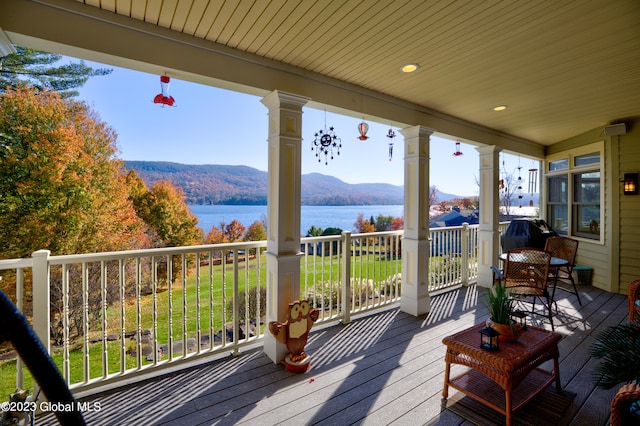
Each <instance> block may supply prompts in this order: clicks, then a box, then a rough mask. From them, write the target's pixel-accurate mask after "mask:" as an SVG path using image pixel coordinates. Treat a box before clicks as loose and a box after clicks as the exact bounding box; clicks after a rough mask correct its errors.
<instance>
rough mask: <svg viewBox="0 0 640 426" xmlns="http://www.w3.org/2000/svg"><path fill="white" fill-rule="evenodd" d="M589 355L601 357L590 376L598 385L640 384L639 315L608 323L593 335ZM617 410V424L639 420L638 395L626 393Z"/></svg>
mask: <svg viewBox="0 0 640 426" xmlns="http://www.w3.org/2000/svg"><path fill="white" fill-rule="evenodd" d="M589 355H591V356H592V357H593V358H596V359H599V360H600V363H599V364H598V365H597V366H596V367H595V368H594V369H593V371H592V376H591V377H592V380H593V382H594V383H595V384H597V386H598V387H600V388H602V389H611V388H613V387H614V386H619V385H622V384H629V383H635V384H640V319H638V318H636V319H635V320H634V321H625V322H623V323H620V324H617V325H614V326H609V327H607V328H606V329H605V330H604V331H603V332H601V333H600V334H599V335H598V336H597V337H596V340H595V341H594V342H593V344H592V345H591V347H590V348H589ZM637 396H638V397H640V395H637ZM625 399H627V398H625ZM620 411H621V413H620V414H621V423H620V424H623V425H624V424H629V425H631V424H634V425H635V424H640V400H638V399H637V398H631V397H629V398H628V399H627V400H626V401H625V402H624V405H623V406H622V407H621V410H620Z"/></svg>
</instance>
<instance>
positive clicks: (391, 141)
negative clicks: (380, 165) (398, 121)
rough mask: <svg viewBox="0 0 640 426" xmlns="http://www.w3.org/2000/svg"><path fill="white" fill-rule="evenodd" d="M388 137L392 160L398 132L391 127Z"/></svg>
mask: <svg viewBox="0 0 640 426" xmlns="http://www.w3.org/2000/svg"><path fill="white" fill-rule="evenodd" d="M387 137H388V138H389V161H391V159H392V158H393V142H394V139H395V137H396V132H394V131H393V129H389V131H388V132H387Z"/></svg>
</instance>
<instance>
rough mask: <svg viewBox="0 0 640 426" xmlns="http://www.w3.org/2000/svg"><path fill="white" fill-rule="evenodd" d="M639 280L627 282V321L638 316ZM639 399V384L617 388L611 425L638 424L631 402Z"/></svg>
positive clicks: (612, 402) (612, 403)
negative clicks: (633, 415)
mask: <svg viewBox="0 0 640 426" xmlns="http://www.w3.org/2000/svg"><path fill="white" fill-rule="evenodd" d="M639 300H640V280H635V281H632V282H631V283H630V284H629V290H628V301H629V321H634V320H638V319H639V318H640V306H639V305H638V301H639ZM637 401H640V384H638V383H629V384H626V385H624V386H622V387H621V388H620V389H618V392H617V393H616V396H615V397H614V398H613V401H611V414H610V417H609V423H610V424H611V426H622V425H631V424H638V422H640V418H635V419H633V418H631V416H632V415H631V413H630V407H631V404H633V403H637Z"/></svg>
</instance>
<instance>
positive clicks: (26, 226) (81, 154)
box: [0, 87, 149, 258]
mask: <svg viewBox="0 0 640 426" xmlns="http://www.w3.org/2000/svg"><path fill="white" fill-rule="evenodd" d="M115 141H116V135H115V132H114V131H113V130H112V129H111V128H109V127H108V126H107V125H106V124H105V123H102V122H100V121H99V119H98V116H97V114H96V113H95V112H93V111H92V110H91V109H90V108H89V107H87V106H86V105H85V104H84V103H81V102H77V101H71V100H63V99H61V98H60V96H59V95H58V94H57V93H56V92H52V91H38V90H36V89H33V88H26V87H21V88H18V89H15V90H14V89H8V90H7V91H6V92H5V93H2V94H1V95H0V194H2V202H0V234H1V235H2V238H1V239H0V256H1V257H9V258H11V257H25V256H30V255H31V253H33V252H34V251H36V250H40V249H48V250H51V252H52V254H54V255H55V254H74V253H85V252H96V251H110V250H124V249H131V248H143V247H148V246H149V241H148V238H147V236H146V234H145V232H144V227H145V224H144V222H143V221H142V220H141V219H140V218H139V217H138V216H137V215H136V212H135V210H134V208H133V205H132V203H131V201H130V200H129V199H128V194H127V191H122V189H121V188H122V186H123V184H124V183H125V182H124V179H123V178H122V177H121V175H120V171H121V168H122V162H121V161H120V160H118V159H117V158H116V157H115V154H116V152H117V148H116V144H115Z"/></svg>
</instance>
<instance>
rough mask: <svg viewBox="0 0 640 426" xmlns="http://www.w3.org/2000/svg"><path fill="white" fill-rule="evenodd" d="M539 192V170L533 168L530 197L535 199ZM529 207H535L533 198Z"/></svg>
mask: <svg viewBox="0 0 640 426" xmlns="http://www.w3.org/2000/svg"><path fill="white" fill-rule="evenodd" d="M537 190H538V169H536V168H535V167H532V168H530V169H529V195H530V196H531V197H533V193H534V192H537ZM529 206H530V207H533V198H531V199H530V200H529Z"/></svg>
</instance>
